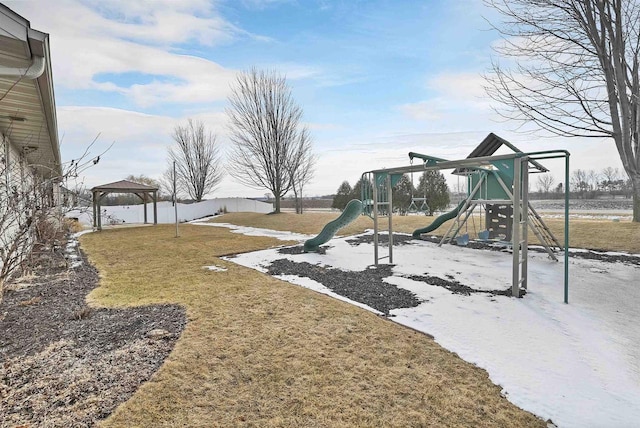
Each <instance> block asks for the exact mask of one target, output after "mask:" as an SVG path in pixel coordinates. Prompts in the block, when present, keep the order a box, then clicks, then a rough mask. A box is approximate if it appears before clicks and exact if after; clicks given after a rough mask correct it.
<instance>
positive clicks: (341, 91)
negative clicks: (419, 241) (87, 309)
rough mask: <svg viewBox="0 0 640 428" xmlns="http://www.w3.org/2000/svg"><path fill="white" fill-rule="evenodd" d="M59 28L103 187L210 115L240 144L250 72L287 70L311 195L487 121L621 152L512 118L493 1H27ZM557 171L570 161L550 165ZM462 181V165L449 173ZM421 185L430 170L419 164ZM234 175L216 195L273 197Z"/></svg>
mask: <svg viewBox="0 0 640 428" xmlns="http://www.w3.org/2000/svg"><path fill="white" fill-rule="evenodd" d="M4 3H5V4H6V5H7V6H8V7H10V8H11V9H13V10H14V11H15V12H17V13H18V14H20V15H22V16H23V17H25V18H26V19H28V20H29V21H30V22H31V27H32V28H34V29H36V30H39V31H43V32H46V33H49V35H50V44H51V61H52V66H53V78H54V86H55V96H56V104H57V116H58V129H59V134H60V138H61V140H62V144H61V151H62V157H63V161H70V160H71V159H74V158H77V157H79V156H80V155H81V154H82V153H83V152H84V151H85V149H86V148H87V146H88V145H89V144H90V143H91V142H92V141H93V140H94V139H96V137H97V140H96V142H95V144H94V145H93V146H92V147H91V153H92V154H93V155H96V154H98V153H100V152H101V151H103V150H105V149H107V148H108V147H109V146H110V145H111V144H112V143H113V146H112V147H111V149H109V150H108V152H107V153H105V154H104V156H102V157H101V160H100V162H99V164H98V165H96V166H95V167H93V168H91V169H89V170H87V171H86V172H85V178H84V184H85V185H86V186H88V187H92V186H95V185H99V184H105V183H110V182H113V181H118V180H121V179H124V178H125V177H126V176H128V175H131V174H133V175H140V174H144V175H146V176H149V177H151V178H156V179H157V178H160V177H161V175H162V173H163V172H164V171H165V170H166V169H167V166H168V163H167V150H168V148H169V147H171V146H172V144H173V140H172V138H171V134H172V131H173V129H174V127H175V126H177V125H183V124H185V123H186V122H187V120H188V119H190V118H191V119H195V120H201V121H203V122H204V124H205V125H206V126H207V127H208V129H210V130H211V131H212V132H214V133H215V134H216V135H217V136H218V142H219V144H220V148H221V151H222V153H223V159H222V163H223V164H224V163H225V159H224V154H225V153H226V152H227V151H228V150H229V147H230V144H231V143H230V141H229V138H228V134H229V130H228V127H227V118H226V114H225V107H226V105H227V101H226V100H227V97H228V95H229V94H230V91H231V87H232V84H233V82H234V80H235V78H236V76H237V74H238V73H240V72H242V71H246V70H248V69H251V68H253V67H256V68H258V69H265V70H270V71H275V72H277V73H280V74H282V75H284V76H286V78H287V82H288V84H289V86H290V88H291V90H292V95H293V98H294V99H295V101H296V102H297V103H298V104H299V105H300V106H301V107H302V109H303V111H304V116H303V123H304V124H305V125H307V126H308V128H309V129H310V131H311V136H312V139H313V143H314V153H315V154H316V155H317V158H318V160H317V164H316V168H315V174H314V178H313V180H312V181H311V182H310V183H309V184H308V185H307V187H306V188H305V195H307V196H319V195H327V194H332V193H335V191H336V190H337V188H338V187H339V185H340V183H341V182H342V181H344V180H348V181H349V182H350V183H351V184H352V185H353V184H355V182H356V181H357V179H358V178H359V177H360V175H361V174H362V173H363V172H365V171H369V170H372V169H379V168H384V167H391V166H401V165H408V164H409V161H408V157H407V153H408V152H409V151H415V152H419V153H424V154H429V155H433V156H438V157H444V158H447V159H451V160H453V159H462V158H465V157H466V156H467V155H468V154H469V153H470V152H471V151H472V150H473V148H474V147H475V146H476V145H478V144H479V143H480V142H481V141H482V139H483V138H484V137H485V136H486V135H487V134H488V133H490V132H494V133H496V134H497V135H499V136H501V137H503V138H506V139H507V140H509V141H511V142H512V143H514V144H515V145H516V146H518V147H519V148H520V149H521V150H523V151H535V150H546V149H566V150H569V151H570V152H571V154H572V156H571V162H572V165H571V169H572V170H573V169H577V168H580V169H595V170H597V171H600V170H602V169H603V168H605V167H608V166H611V167H615V168H620V167H621V163H620V160H619V157H618V155H617V152H616V150H615V146H614V144H613V141H607V140H603V139H566V138H544V137H539V136H532V135H530V134H523V133H518V132H515V131H516V128H517V124H516V123H513V122H508V121H505V120H504V119H502V118H500V117H498V116H497V115H496V113H495V112H494V110H493V108H492V107H493V105H492V101H491V100H490V99H489V98H488V97H487V95H486V94H485V92H484V89H483V84H484V80H483V78H482V75H483V73H486V72H487V71H488V69H489V66H490V64H491V58H492V56H495V54H494V53H493V51H492V45H494V44H496V43H498V42H499V40H500V39H499V36H498V34H497V33H496V32H495V31H493V30H491V28H490V25H489V24H488V22H487V20H489V21H492V22H494V21H496V20H497V19H498V18H499V17H498V16H497V15H496V13H495V12H494V11H492V10H491V9H489V8H487V7H486V6H484V5H483V3H482V1H481V0H457V1H455V2H452V1H446V0H427V1H391V0H389V1H384V0H371V1H357V0H342V1H340V0H335V1H333V0H235V1H207V0H181V1H172V0H154V1H130V0H86V1H79V0H56V1H51V0H40V1H35V0H21V1H5V2H4ZM545 166H547V167H549V168H550V169H551V171H552V174H553V175H554V176H555V177H556V181H559V180H560V179H561V177H562V176H563V174H564V172H563V169H562V168H563V165H562V162H558V161H555V162H554V161H551V162H547V163H545ZM452 180H454V179H449V182H450V185H455V183H453V181H452ZM416 184H417V178H416ZM265 193H267V190H266V189H253V188H248V187H245V186H243V185H242V184H240V183H239V182H237V181H236V180H234V179H233V178H232V177H230V176H229V175H226V176H225V178H224V180H223V181H222V183H221V184H220V185H219V186H218V187H217V188H216V189H215V190H214V191H213V192H212V193H211V194H209V195H208V196H209V197H235V196H239V197H260V196H263V195H264V194H265Z"/></svg>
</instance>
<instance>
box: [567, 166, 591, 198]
mask: <svg viewBox="0 0 640 428" xmlns="http://www.w3.org/2000/svg"><path fill="white" fill-rule="evenodd" d="M570 184H571V189H572V190H573V191H574V192H578V193H580V194H581V195H584V193H585V192H586V191H588V190H589V183H588V182H587V171H585V170H583V169H576V170H574V171H571V179H570Z"/></svg>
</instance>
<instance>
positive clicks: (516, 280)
mask: <svg viewBox="0 0 640 428" xmlns="http://www.w3.org/2000/svg"><path fill="white" fill-rule="evenodd" d="M520 166H521V165H520V159H515V160H514V162H513V226H512V230H511V243H512V245H511V247H512V249H513V262H512V276H511V280H512V282H511V294H512V295H513V297H520V208H521V206H522V205H521V201H520V186H521V184H522V175H521V173H520V169H521V168H520Z"/></svg>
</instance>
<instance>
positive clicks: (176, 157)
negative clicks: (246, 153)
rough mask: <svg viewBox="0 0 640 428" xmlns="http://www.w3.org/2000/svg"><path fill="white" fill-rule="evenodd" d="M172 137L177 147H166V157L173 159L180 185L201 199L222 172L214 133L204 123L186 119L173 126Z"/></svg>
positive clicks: (218, 179)
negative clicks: (167, 153)
mask: <svg viewBox="0 0 640 428" xmlns="http://www.w3.org/2000/svg"><path fill="white" fill-rule="evenodd" d="M173 139H174V141H175V142H176V144H177V147H171V148H169V160H170V163H172V162H173V161H175V162H176V175H177V180H178V182H179V185H180V189H181V190H182V191H184V192H185V193H186V194H188V195H189V197H190V198H192V199H194V200H196V201H197V202H200V201H202V198H203V197H204V196H205V195H207V194H208V193H211V192H212V191H213V190H214V189H215V188H216V186H217V185H218V184H220V181H222V177H223V175H224V174H223V170H222V165H221V162H220V153H219V152H220V150H219V147H218V143H217V139H216V136H215V134H213V133H212V132H208V131H207V129H206V128H205V126H204V123H202V122H200V121H195V122H194V121H192V120H191V119H189V121H188V123H187V125H186V126H180V125H178V126H176V127H175V128H174V130H173Z"/></svg>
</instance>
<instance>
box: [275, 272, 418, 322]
mask: <svg viewBox="0 0 640 428" xmlns="http://www.w3.org/2000/svg"><path fill="white" fill-rule="evenodd" d="M391 268H392V266H391V265H381V266H379V267H377V268H370V269H366V270H363V271H360V272H353V271H343V270H340V269H332V268H326V267H322V266H317V265H312V264H311V263H307V262H301V263H297V262H293V261H291V260H288V259H279V260H275V261H274V262H273V263H271V265H270V266H269V274H271V275H298V276H303V277H306V278H310V279H313V280H314V281H317V282H319V283H321V284H323V285H324V286H325V287H327V288H330V289H331V290H332V291H334V292H335V293H337V294H340V295H341V296H344V297H347V298H349V299H351V300H353V301H355V302H360V303H364V304H365V305H367V306H369V307H371V308H374V309H377V310H379V311H380V312H382V313H384V314H385V315H388V314H389V311H390V310H392V309H398V308H413V307H415V306H418V305H419V304H420V303H421V301H420V300H418V298H417V297H416V296H415V295H414V294H413V293H411V292H410V291H408V290H405V289H402V288H398V287H396V286H395V285H393V284H389V283H387V282H384V281H383V279H384V278H387V277H389V276H391V275H392V273H391Z"/></svg>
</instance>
